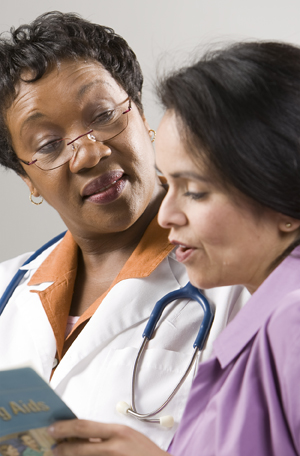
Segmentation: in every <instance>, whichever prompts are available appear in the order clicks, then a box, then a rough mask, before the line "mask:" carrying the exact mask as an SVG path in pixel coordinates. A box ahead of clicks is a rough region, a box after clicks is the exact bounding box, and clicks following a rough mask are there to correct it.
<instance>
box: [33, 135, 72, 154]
mask: <svg viewBox="0 0 300 456" xmlns="http://www.w3.org/2000/svg"><path fill="white" fill-rule="evenodd" d="M64 143H65V141H64V140H63V139H58V140H55V141H50V142H48V143H46V144H44V145H43V146H41V147H40V148H39V149H38V150H37V152H36V153H37V154H42V155H46V154H53V153H54V154H58V153H60V152H61V151H62V150H63V148H64Z"/></svg>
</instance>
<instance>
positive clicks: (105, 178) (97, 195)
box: [81, 170, 126, 204]
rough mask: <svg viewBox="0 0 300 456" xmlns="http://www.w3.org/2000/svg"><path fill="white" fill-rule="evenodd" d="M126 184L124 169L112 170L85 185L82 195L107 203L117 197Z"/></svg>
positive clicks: (93, 200)
mask: <svg viewBox="0 0 300 456" xmlns="http://www.w3.org/2000/svg"><path fill="white" fill-rule="evenodd" d="M125 185H126V179H125V176H124V173H123V171H120V170H116V171H110V172H108V173H105V174H103V175H102V176H99V177H97V178H96V179H94V180H93V181H91V182H89V183H88V184H87V185H85V187H84V188H83V190H82V192H81V196H82V197H83V198H84V199H88V200H89V201H92V202H95V203H100V204H106V203H110V202H112V201H114V200H115V199H117V198H118V197H119V195H120V194H121V193H122V191H123V189H124V187H125Z"/></svg>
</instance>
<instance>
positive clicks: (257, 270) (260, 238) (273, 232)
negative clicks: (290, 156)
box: [156, 113, 293, 292]
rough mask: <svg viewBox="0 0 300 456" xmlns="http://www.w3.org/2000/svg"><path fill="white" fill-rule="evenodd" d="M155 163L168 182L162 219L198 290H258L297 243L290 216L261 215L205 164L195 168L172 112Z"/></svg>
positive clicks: (160, 135)
mask: <svg viewBox="0 0 300 456" xmlns="http://www.w3.org/2000/svg"><path fill="white" fill-rule="evenodd" d="M156 162H157V166H158V168H159V169H160V170H161V171H162V173H163V174H164V176H165V177H166V179H167V181H168V184H169V190H168V193H167V195H166V197H165V199H164V200H163V203H162V206H161V208H160V211H159V216H158V221H159V223H160V224H161V225H162V226H163V227H164V228H168V229H170V235H169V239H170V241H171V242H172V243H174V244H176V245H178V248H177V250H176V255H177V259H178V261H180V262H182V263H183V264H184V265H185V266H186V268H187V271H188V274H189V278H190V280H191V282H192V283H193V284H194V285H196V286H198V287H199V288H211V287H216V286H223V285H232V284H243V285H245V286H247V288H248V289H249V291H250V292H253V291H254V290H255V289H256V288H257V287H258V286H259V285H260V284H261V283H262V281H263V280H264V279H265V278H266V277H267V276H268V274H269V273H270V264H271V263H272V262H273V260H275V259H276V258H277V256H279V255H280V254H281V252H282V251H283V250H284V249H285V248H286V247H287V246H288V245H289V243H290V242H291V241H292V240H293V239H290V238H289V237H288V235H289V233H283V231H282V223H283V226H284V223H285V222H286V220H285V221H284V217H285V216H282V215H281V214H279V213H276V212H274V211H271V210H268V209H265V210H262V209H261V211H260V212H259V211H258V208H257V207H254V205H253V204H251V203H250V202H249V200H248V199H247V198H246V197H243V196H241V195H240V196H237V195H236V194H235V196H234V197H233V195H232V193H229V192H228V191H225V190H224V189H222V188H221V186H220V185H218V183H217V182H215V181H214V180H213V179H212V177H211V175H210V174H209V173H208V172H207V169H206V168H205V167H204V166H203V164H201V162H200V160H199V164H198V166H195V162H194V161H192V160H191V158H190V156H189V155H188V154H187V152H186V150H185V145H184V144H183V143H182V142H181V139H180V135H179V133H178V130H177V126H176V119H175V117H174V116H173V115H172V114H171V113H167V114H166V115H165V116H164V118H163V120H162V123H161V125H160V126H159V129H158V132H157V140H156ZM282 217H283V221H282ZM284 234H287V237H286V236H285V235H284Z"/></svg>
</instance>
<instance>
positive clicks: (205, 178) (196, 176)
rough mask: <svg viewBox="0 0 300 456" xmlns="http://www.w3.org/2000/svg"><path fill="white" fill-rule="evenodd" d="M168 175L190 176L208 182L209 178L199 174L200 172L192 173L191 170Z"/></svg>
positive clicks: (176, 176)
mask: <svg viewBox="0 0 300 456" xmlns="http://www.w3.org/2000/svg"><path fill="white" fill-rule="evenodd" d="M170 176H171V177H173V179H186V178H190V179H195V180H198V181H201V182H210V179H208V178H207V177H204V176H201V175H200V174H197V173H194V172H193V171H181V172H178V173H171V174H170Z"/></svg>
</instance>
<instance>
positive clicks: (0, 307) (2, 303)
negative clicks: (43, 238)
mask: <svg viewBox="0 0 300 456" xmlns="http://www.w3.org/2000/svg"><path fill="white" fill-rule="evenodd" d="M65 234H66V231H64V232H63V233H60V234H58V235H57V236H55V237H54V238H53V239H51V240H50V241H48V242H46V244H44V245H43V246H42V247H40V248H39V249H38V250H37V251H36V252H34V253H33V254H32V255H31V256H30V257H29V258H28V259H27V260H26V261H25V263H24V264H23V265H22V266H21V267H23V266H26V264H29V263H31V261H33V260H35V259H36V258H37V257H38V256H39V255H41V253H43V252H44V250H47V249H48V248H49V247H51V246H52V245H53V244H55V243H56V242H58V241H60V239H62V238H63V237H64V235H65ZM26 272H27V270H26V269H25V270H23V269H18V271H17V272H16V274H15V275H14V277H13V278H12V279H11V281H10V283H9V284H8V286H7V288H6V290H5V291H4V293H3V295H2V296H1V298H0V315H1V314H2V312H3V311H4V309H5V307H6V304H7V303H8V301H9V300H10V298H11V295H12V294H13V292H14V291H15V289H16V288H17V286H18V285H19V283H20V282H21V280H22V279H23V277H24V275H25V274H26Z"/></svg>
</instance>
